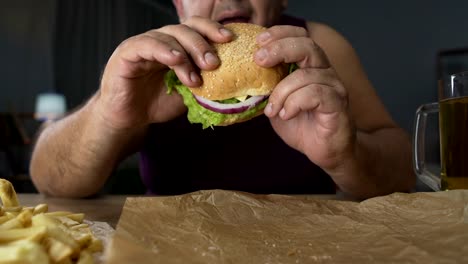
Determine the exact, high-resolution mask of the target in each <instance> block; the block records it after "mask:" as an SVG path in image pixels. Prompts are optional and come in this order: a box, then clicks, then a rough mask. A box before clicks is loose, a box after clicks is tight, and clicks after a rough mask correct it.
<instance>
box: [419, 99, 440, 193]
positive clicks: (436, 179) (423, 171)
mask: <svg viewBox="0 0 468 264" xmlns="http://www.w3.org/2000/svg"><path fill="white" fill-rule="evenodd" d="M437 112H439V103H430V104H424V105H421V106H420V107H419V108H418V109H417V111H416V117H415V126H414V131H415V133H414V134H413V166H414V171H415V172H416V176H417V177H418V178H419V180H421V181H422V182H423V183H425V184H426V185H427V186H429V187H430V188H431V189H433V190H434V191H439V190H440V188H441V183H440V176H437V175H435V174H434V173H432V172H430V171H429V170H428V169H427V168H426V165H425V164H426V159H425V148H424V142H425V137H426V123H427V115H428V114H431V113H437Z"/></svg>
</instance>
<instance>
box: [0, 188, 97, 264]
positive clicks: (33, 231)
mask: <svg viewBox="0 0 468 264" xmlns="http://www.w3.org/2000/svg"><path fill="white" fill-rule="evenodd" d="M0 199H1V201H2V204H3V206H0V264H3V263H25V264H29V263H38V264H45V263H51V264H76V263H81V264H92V263H94V257H93V253H96V252H102V250H103V244H102V241H101V240H99V239H97V238H96V237H95V236H94V235H93V233H92V232H91V229H90V227H89V225H88V224H86V223H83V221H84V218H85V215H84V214H83V213H73V212H68V211H57V212H48V210H49V208H48V205H47V204H38V205H36V206H34V207H29V206H28V207H26V206H21V205H20V204H19V203H18V198H17V196H16V192H15V190H14V188H13V186H12V185H11V183H10V182H8V181H7V180H4V179H0Z"/></svg>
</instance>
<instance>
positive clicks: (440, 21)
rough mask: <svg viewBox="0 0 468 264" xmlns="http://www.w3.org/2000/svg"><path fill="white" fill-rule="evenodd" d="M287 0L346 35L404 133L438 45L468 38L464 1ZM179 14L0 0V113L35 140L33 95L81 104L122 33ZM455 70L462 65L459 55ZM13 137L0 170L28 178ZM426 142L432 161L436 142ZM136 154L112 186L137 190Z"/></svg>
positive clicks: (140, 5) (67, 0)
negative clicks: (13, 116) (15, 119)
mask: <svg viewBox="0 0 468 264" xmlns="http://www.w3.org/2000/svg"><path fill="white" fill-rule="evenodd" d="M289 2H290V3H289V8H288V10H287V13H289V14H292V15H296V16H300V17H303V18H306V19H308V20H314V21H319V22H324V23H326V24H329V25H331V26H332V27H334V28H335V29H337V30H338V31H339V32H341V33H342V34H343V35H344V36H345V37H346V38H348V40H349V41H350V42H351V43H352V44H353V46H354V47H355V49H356V51H357V53H358V54H359V55H360V58H361V61H362V63H363V65H364V68H365V69H366V71H367V73H368V76H369V79H370V80H371V81H372V83H373V84H374V86H375V88H376V90H377V93H378V94H379V95H380V96H381V98H382V100H383V102H384V104H385V105H386V107H387V108H388V110H389V111H390V113H391V114H392V116H393V117H394V119H395V120H396V121H397V122H398V123H399V124H400V125H401V126H402V127H403V128H404V129H406V130H407V131H408V132H409V133H412V126H413V118H414V112H415V111H416V109H417V107H418V106H419V105H420V104H423V103H427V102H432V101H435V100H437V80H438V78H439V76H438V72H437V54H438V52H440V51H441V50H447V49H454V48H460V47H465V46H468V33H467V31H466V28H467V27H468V16H467V15H466V10H468V1H464V0H447V1H443V2H442V1H436V0H424V1H423V0H413V1H371V0H361V1H343V0H340V1H339V0H328V1H299V0H296V1H289ZM176 22H177V20H176V17H175V12H174V10H173V9H172V5H171V1H168V0H166V1H156V0H80V1H74V0H41V1H35V0H14V1H13V0H0V56H1V61H2V63H1V64H0V78H1V88H0V89H1V94H0V113H11V112H15V113H26V114H24V115H20V119H19V121H20V122H19V123H20V124H22V125H24V128H25V132H26V135H27V136H29V138H30V139H33V137H34V133H35V131H36V129H37V127H38V125H39V124H38V123H37V122H35V121H34V120H32V119H31V118H30V117H28V115H27V113H31V112H33V111H34V103H35V98H36V96H37V94H38V93H41V92H46V91H55V92H60V93H63V94H64V95H65V96H66V98H67V103H68V107H69V109H72V108H74V107H77V106H78V105H80V104H81V103H83V102H84V101H85V100H86V99H87V98H88V97H89V96H90V95H91V94H92V93H94V92H95V91H96V89H97V88H98V85H99V76H100V74H101V71H102V69H103V66H104V65H105V63H106V61H107V59H108V57H109V56H110V54H111V53H112V51H113V49H114V48H115V47H116V46H117V45H118V44H119V43H120V42H121V41H122V40H124V39H125V38H127V37H129V36H131V35H134V34H138V33H141V32H144V31H146V30H148V29H151V28H155V27H160V26H162V25H164V24H168V23H176ZM456 69H457V70H463V69H464V68H463V67H459V65H458V62H457V65H456ZM465 69H466V70H468V68H465ZM434 119H435V120H433V123H434V124H436V122H437V121H436V118H434ZM0 128H1V127H0ZM0 137H1V134H0ZM436 138H437V129H436V128H432V129H430V133H429V135H428V140H429V141H434V140H436ZM18 145H20V146H19V147H18V146H15V147H13V154H11V153H10V154H11V155H6V154H5V151H3V152H2V149H0V177H16V176H15V175H18V174H21V175H23V176H22V177H23V178H22V179H26V181H27V166H28V159H29V151H30V148H31V143H28V142H26V143H25V142H19V143H18ZM0 146H1V144H0ZM428 148H429V149H428V158H429V159H431V160H433V161H435V162H436V161H437V159H438V148H437V144H436V143H435V144H431V145H429V146H428ZM8 157H13V158H14V160H15V162H16V165H15V166H14V168H12V166H11V159H10V158H8ZM136 160H137V157H136V156H134V157H130V158H129V159H128V160H127V161H125V162H124V163H123V164H122V165H121V166H120V167H119V170H117V171H116V173H115V175H116V176H115V177H113V178H112V179H111V180H110V181H109V183H108V185H107V188H108V190H109V191H111V192H127V193H128V192H141V191H142V189H141V188H142V187H141V185H140V183H139V180H138V176H137V175H138V170H137V164H136ZM2 175H4V176H2ZM129 175H130V176H129ZM118 179H125V182H128V181H133V182H134V187H132V188H125V187H124V186H123V185H119V182H122V181H121V180H120V181H119V180H118ZM129 185H130V186H131V184H129ZM24 188H25V190H33V188H31V186H29V187H28V186H25V187H24Z"/></svg>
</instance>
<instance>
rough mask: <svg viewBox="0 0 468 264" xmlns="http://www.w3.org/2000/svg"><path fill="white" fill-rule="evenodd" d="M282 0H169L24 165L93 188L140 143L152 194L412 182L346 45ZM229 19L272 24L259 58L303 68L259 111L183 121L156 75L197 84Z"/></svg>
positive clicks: (389, 188)
mask: <svg viewBox="0 0 468 264" xmlns="http://www.w3.org/2000/svg"><path fill="white" fill-rule="evenodd" d="M286 4H287V1H286V0H271V1H268V0H250V1H249V0H243V1H241V0H238V1H234V0H231V1H228V0H225V1H222V0H174V5H175V7H176V9H177V13H178V15H179V18H180V21H181V24H179V25H169V26H165V27H162V28H159V29H155V30H151V31H148V32H146V33H144V34H141V35H138V36H134V37H131V38H129V39H127V40H126V41H124V42H123V43H122V44H121V45H119V47H117V49H116V50H115V51H114V53H113V54H112V56H111V58H110V59H109V61H108V64H107V66H106V68H105V70H104V73H103V76H102V81H101V87H100V90H99V91H98V92H97V93H96V94H95V95H94V96H93V97H92V98H91V99H90V100H89V101H88V102H87V103H86V104H85V105H84V106H83V107H82V108H80V109H78V110H77V111H75V112H74V113H72V114H70V115H69V116H67V117H66V118H64V119H62V120H60V121H57V122H56V123H54V124H52V125H50V126H49V127H47V129H45V130H44V131H43V132H42V134H41V135H40V137H39V139H38V142H37V144H36V146H35V149H34V152H33V156H32V161H31V170H30V171H31V175H32V179H33V181H34V183H35V184H36V186H37V188H38V189H39V190H40V191H41V192H43V193H46V194H49V195H57V196H67V197H83V196H88V195H92V194H94V193H96V192H97V191H99V189H100V188H101V187H102V186H103V184H104V183H105V181H106V179H107V178H108V176H109V175H110V174H111V173H112V171H113V169H114V168H115V166H116V165H117V164H118V162H119V161H121V160H122V159H123V158H124V157H126V156H127V155H129V154H131V153H134V152H136V151H140V153H141V155H142V163H141V164H142V173H143V174H144V175H143V176H144V177H145V184H146V185H147V186H148V188H149V191H151V192H155V193H162V194H171V193H183V192H188V191H192V190H196V189H209V188H223V189H224V188H225V189H237V190H243V191H251V192H263V193H271V192H275V193H276V192H278V193H303V192H311V193H312V192H321V191H320V190H321V189H326V190H327V192H328V191H330V189H332V191H334V189H333V188H334V187H335V186H333V185H336V187H337V188H339V189H340V190H341V191H342V192H344V193H346V194H348V195H350V196H353V197H355V198H358V199H364V198H368V197H372V196H377V195H384V194H388V193H391V192H395V191H409V190H410V189H411V188H412V186H413V185H414V182H415V177H414V175H413V173H412V168H411V158H410V142H409V139H408V137H407V135H406V134H405V132H404V131H403V130H402V129H401V128H399V127H398V126H397V125H396V124H395V123H394V121H393V120H392V119H391V117H390V116H389V114H388V113H387V111H386V110H385V108H384V106H383V105H382V103H381V102H380V100H379V99H378V97H377V95H376V93H375V91H374V90H373V88H372V85H371V84H370V82H369V80H368V79H367V77H366V75H365V73H364V71H363V69H362V67H361V65H360V63H359V60H358V58H357V56H356V54H355V52H354V50H353V48H352V47H351V45H350V44H349V43H348V42H347V41H346V40H345V39H344V38H343V37H342V36H341V35H340V34H339V33H337V32H336V31H334V30H333V29H331V28H330V27H328V26H326V25H323V24H319V23H314V22H308V23H305V24H304V27H300V26H297V23H296V22H297V21H296V22H292V23H289V22H286V23H284V21H285V17H284V16H282V14H281V13H282V11H283V10H284V9H285V7H286ZM286 20H287V19H286ZM234 21H237V22H250V23H255V24H260V25H263V26H266V27H269V29H268V31H267V32H266V33H263V34H261V35H259V36H258V37H257V41H258V44H259V46H260V49H259V50H258V51H257V53H256V54H255V61H256V63H257V64H259V65H260V66H264V67H269V66H272V65H276V64H278V63H282V62H285V63H296V64H297V65H298V66H299V69H297V70H296V71H295V72H293V73H292V74H290V75H289V76H288V77H286V78H285V79H284V80H283V81H282V82H281V83H280V84H278V86H277V87H276V88H275V89H274V91H273V93H272V94H271V96H270V99H269V104H268V105H267V107H266V108H265V116H263V117H258V118H255V119H253V120H251V121H248V122H245V123H243V124H242V125H233V126H229V127H226V128H215V129H214V130H213V131H214V132H213V131H208V130H209V129H208V130H201V128H200V127H195V125H192V126H190V125H188V124H187V121H186V117H184V112H185V111H186V108H185V107H184V105H183V102H182V100H181V98H180V96H178V95H177V94H175V95H174V94H171V95H168V94H167V93H166V87H165V86H164V83H163V77H164V74H165V73H166V72H167V71H168V69H169V68H170V69H173V70H174V71H175V72H176V74H177V75H178V77H179V79H180V80H181V82H182V83H184V84H185V85H187V86H192V87H195V86H199V85H200V84H201V81H202V80H201V78H200V76H199V74H198V69H204V70H211V69H215V68H216V67H217V66H218V65H219V59H218V58H217V56H216V54H215V53H214V52H213V48H212V47H211V46H210V45H209V44H208V40H210V41H213V42H219V43H222V42H228V41H230V40H231V37H232V33H231V32H229V31H228V30H226V29H225V28H224V27H223V25H222V24H223V23H229V22H234ZM278 24H287V25H278ZM274 25H277V26H274ZM181 120H183V121H181ZM258 131H260V132H258ZM209 133H214V134H211V135H210V134H209ZM250 133H252V135H251V134H250ZM206 135H210V136H206ZM234 135H237V136H234ZM231 140H235V141H234V142H235V143H232V142H231ZM211 141H213V142H211ZM245 142H248V143H245ZM330 183H331V184H330ZM322 185H323V186H322ZM325 185H326V186H325ZM330 186H332V187H330Z"/></svg>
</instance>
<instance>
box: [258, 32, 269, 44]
mask: <svg viewBox="0 0 468 264" xmlns="http://www.w3.org/2000/svg"><path fill="white" fill-rule="evenodd" d="M270 37H271V35H270V33H269V32H262V33H261V34H260V35H258V36H257V41H258V42H266V41H267V40H268V39H270Z"/></svg>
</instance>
